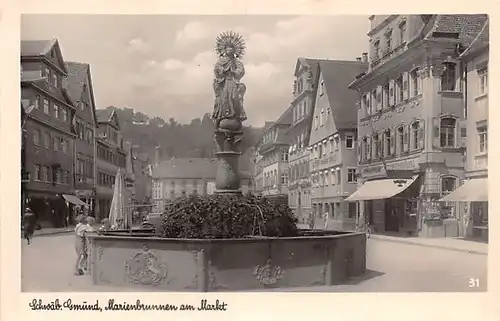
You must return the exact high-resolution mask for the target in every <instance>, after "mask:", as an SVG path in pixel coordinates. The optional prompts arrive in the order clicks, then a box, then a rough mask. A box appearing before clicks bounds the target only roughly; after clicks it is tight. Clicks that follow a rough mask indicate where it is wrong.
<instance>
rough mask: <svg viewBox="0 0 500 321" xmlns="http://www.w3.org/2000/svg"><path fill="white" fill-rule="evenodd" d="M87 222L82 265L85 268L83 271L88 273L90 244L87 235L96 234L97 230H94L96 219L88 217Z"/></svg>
mask: <svg viewBox="0 0 500 321" xmlns="http://www.w3.org/2000/svg"><path fill="white" fill-rule="evenodd" d="M85 221H86V223H85V224H86V229H85V231H84V238H85V239H84V243H83V244H84V248H83V260H82V263H81V266H82V267H83V270H84V271H86V270H87V261H88V257H89V246H88V245H89V242H88V240H87V238H86V236H87V233H92V232H96V230H95V229H94V228H93V226H92V225H94V223H95V219H94V218H93V217H92V216H86V217H85Z"/></svg>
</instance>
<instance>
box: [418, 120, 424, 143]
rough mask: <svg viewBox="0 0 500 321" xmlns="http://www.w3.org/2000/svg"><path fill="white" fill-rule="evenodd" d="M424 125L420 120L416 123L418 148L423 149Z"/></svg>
mask: <svg viewBox="0 0 500 321" xmlns="http://www.w3.org/2000/svg"><path fill="white" fill-rule="evenodd" d="M424 139H425V127H424V121H423V120H421V121H420V122H419V123H418V148H420V149H423V148H424V142H425V140H424Z"/></svg>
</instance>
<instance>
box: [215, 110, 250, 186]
mask: <svg viewBox="0 0 500 321" xmlns="http://www.w3.org/2000/svg"><path fill="white" fill-rule="evenodd" d="M241 128H242V124H241V121H240V120H238V119H224V120H222V121H221V122H220V124H219V128H218V129H217V130H216V131H215V133H214V138H215V142H216V145H217V152H216V153H215V156H216V157H217V173H216V176H215V188H216V190H215V192H216V193H224V194H241V193H242V191H241V180H240V173H239V169H238V162H239V157H240V156H241V153H240V152H239V150H238V146H239V144H240V142H241V139H242V138H243V132H242V131H241Z"/></svg>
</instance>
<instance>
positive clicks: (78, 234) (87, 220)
mask: <svg viewBox="0 0 500 321" xmlns="http://www.w3.org/2000/svg"><path fill="white" fill-rule="evenodd" d="M93 220H94V219H93V218H92V217H86V216H84V215H79V216H78V218H77V221H78V224H77V225H76V227H75V250H76V255H77V259H76V266H75V274H76V275H83V270H84V269H85V266H86V262H87V242H86V239H85V237H86V236H85V234H86V233H89V232H94V231H95V230H94V229H93V228H92V226H91V225H92V223H93Z"/></svg>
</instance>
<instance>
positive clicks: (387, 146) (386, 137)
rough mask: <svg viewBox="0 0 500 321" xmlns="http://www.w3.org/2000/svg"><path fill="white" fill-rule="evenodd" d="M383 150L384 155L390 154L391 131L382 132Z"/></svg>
mask: <svg viewBox="0 0 500 321" xmlns="http://www.w3.org/2000/svg"><path fill="white" fill-rule="evenodd" d="M384 150H385V156H390V155H391V131H390V130H386V131H385V133H384Z"/></svg>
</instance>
